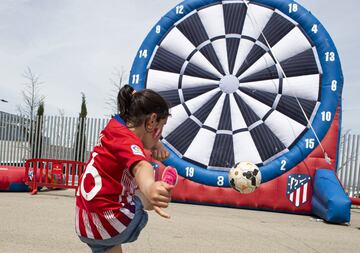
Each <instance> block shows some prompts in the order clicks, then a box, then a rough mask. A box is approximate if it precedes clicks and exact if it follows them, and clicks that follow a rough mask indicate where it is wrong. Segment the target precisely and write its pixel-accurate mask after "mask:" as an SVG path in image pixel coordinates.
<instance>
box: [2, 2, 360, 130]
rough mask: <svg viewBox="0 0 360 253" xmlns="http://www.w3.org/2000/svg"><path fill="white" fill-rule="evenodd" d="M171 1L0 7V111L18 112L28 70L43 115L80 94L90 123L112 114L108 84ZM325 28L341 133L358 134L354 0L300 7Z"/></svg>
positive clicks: (75, 107)
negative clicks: (339, 73)
mask: <svg viewBox="0 0 360 253" xmlns="http://www.w3.org/2000/svg"><path fill="white" fill-rule="evenodd" d="M179 2H180V1H177V0H152V1H146V0H133V1H119V0H104V1H101V4H100V2H99V1H95V0H87V1H85V0H53V1H49V0H36V1H35V0H16V1H13V0H1V1H0V38H1V40H0V66H1V67H0V99H6V100H8V101H9V103H2V102H0V111H7V112H12V113H16V112H17V106H18V105H20V104H21V103H22V95H21V91H22V90H23V89H24V83H26V80H25V79H24V77H23V76H22V74H23V73H24V71H25V70H26V68H27V67H30V68H31V69H32V71H33V72H34V73H35V74H36V75H39V76H40V80H41V81H42V82H43V85H42V87H41V90H40V93H41V94H43V95H44V96H45V98H46V100H45V113H46V114H48V115H58V114H59V112H58V111H59V109H61V110H63V111H64V112H65V114H66V115H68V116H76V115H78V113H79V110H80V103H81V92H84V93H85V95H86V98H87V101H88V102H87V106H88V112H89V116H90V117H103V116H105V115H109V114H110V113H111V111H110V108H109V107H108V106H107V105H106V101H107V100H108V98H109V97H110V96H111V95H114V94H113V85H112V82H111V81H110V79H111V78H115V75H114V73H115V72H116V71H119V70H121V69H124V70H125V71H126V72H128V71H129V70H130V68H131V64H132V61H133V59H134V56H135V55H136V53H137V50H138V48H139V46H140V44H141V43H142V41H143V39H144V38H145V36H146V35H147V33H148V32H149V31H150V29H151V28H152V26H153V25H154V24H155V23H156V22H157V21H158V20H159V19H160V17H161V16H162V15H164V14H165V13H166V12H167V11H168V10H170V9H171V8H172V7H174V6H175V5H176V4H178V3H179ZM299 3H300V4H301V5H303V6H304V7H305V8H307V9H309V10H310V11H311V12H312V13H313V14H314V15H315V16H316V17H317V18H318V19H319V20H320V21H321V23H322V24H323V25H324V26H325V28H326V29H327V30H328V32H329V33H330V35H331V37H332V38H333V40H334V42H335V45H336V46H337V49H338V51H339V54H340V57H341V61H342V67H343V72H344V77H345V86H344V91H343V110H344V111H343V112H344V113H343V128H344V129H346V130H347V129H351V130H352V132H353V133H360V118H359V116H357V117H356V115H360V102H359V99H358V96H359V94H360V85H359V80H360V71H359V69H360V63H359V59H360V51H359V50H358V47H359V41H360V40H359V38H360V35H359V33H358V32H356V30H358V29H354V28H355V27H356V26H357V25H358V24H360V15H358V13H357V12H358V11H357V9H356V8H354V7H353V6H356V4H357V1H355V0H347V1H343V2H341V4H340V3H339V1H335V0H316V1H314V0H301V1H299Z"/></svg>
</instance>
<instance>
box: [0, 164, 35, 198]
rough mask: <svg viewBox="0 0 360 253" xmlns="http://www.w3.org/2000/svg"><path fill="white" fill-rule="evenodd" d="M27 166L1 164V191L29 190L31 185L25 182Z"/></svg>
mask: <svg viewBox="0 0 360 253" xmlns="http://www.w3.org/2000/svg"><path fill="white" fill-rule="evenodd" d="M24 176H25V168H22V167H13V166H0V191H7V192H27V191H29V187H28V186H27V185H26V184H25V182H24Z"/></svg>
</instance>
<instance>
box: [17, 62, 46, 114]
mask: <svg viewBox="0 0 360 253" xmlns="http://www.w3.org/2000/svg"><path fill="white" fill-rule="evenodd" d="M23 77H24V78H25V79H26V83H25V84H24V86H25V89H24V90H23V91H22V96H23V99H24V101H23V102H24V105H19V106H18V111H19V113H20V114H21V115H23V116H25V117H27V118H28V119H30V120H33V119H34V117H35V112H36V110H37V108H38V107H39V105H40V104H41V103H42V102H44V99H45V98H44V96H41V95H40V94H39V92H40V88H41V85H42V84H43V83H42V82H40V77H39V76H37V75H36V74H34V73H33V71H32V70H31V68H30V67H27V69H26V70H25V71H24V73H23Z"/></svg>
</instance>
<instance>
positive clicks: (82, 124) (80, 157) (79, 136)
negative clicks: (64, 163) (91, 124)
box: [74, 92, 87, 162]
mask: <svg viewBox="0 0 360 253" xmlns="http://www.w3.org/2000/svg"><path fill="white" fill-rule="evenodd" d="M81 99H82V102H81V111H80V114H79V122H78V126H77V129H76V139H75V146H74V160H75V161H81V162H85V152H86V135H85V132H86V116H87V108H86V98H85V94H84V93H83V92H82V93H81Z"/></svg>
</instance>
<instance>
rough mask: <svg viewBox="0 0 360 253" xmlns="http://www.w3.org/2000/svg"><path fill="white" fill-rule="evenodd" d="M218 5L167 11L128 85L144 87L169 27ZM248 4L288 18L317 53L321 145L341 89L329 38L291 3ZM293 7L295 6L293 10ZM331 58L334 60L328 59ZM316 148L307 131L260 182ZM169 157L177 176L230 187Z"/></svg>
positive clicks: (198, 0) (220, 177)
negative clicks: (155, 55) (325, 116)
mask: <svg viewBox="0 0 360 253" xmlns="http://www.w3.org/2000/svg"><path fill="white" fill-rule="evenodd" d="M218 2H221V1H219V0H187V1H184V2H182V3H180V4H179V5H177V6H176V7H174V8H173V9H171V10H170V11H169V12H168V13H167V14H166V15H165V16H164V17H162V18H161V20H160V21H159V22H158V23H157V24H156V25H155V26H154V27H153V28H152V30H151V31H150V33H149V34H148V36H147V37H146V38H145V40H144V42H143V43H142V45H141V47H140V49H139V54H138V55H137V56H136V58H135V60H134V63H133V67H132V69H131V72H130V77H129V83H130V84H131V85H132V86H133V87H134V88H135V89H137V90H140V89H143V88H144V87H145V80H146V75H147V65H148V63H149V61H150V59H151V56H152V55H153V52H154V50H155V48H156V46H157V45H158V44H159V43H160V41H161V40H162V39H163V38H164V37H165V36H166V34H167V32H168V31H169V30H170V29H171V28H172V26H173V25H174V24H175V23H176V22H177V21H179V20H180V19H181V18H183V17H184V16H186V15H187V14H189V13H190V12H192V11H193V10H195V9H197V8H200V7H204V6H206V5H210V4H214V3H218ZM251 3H258V4H261V5H265V6H268V7H272V8H276V9H278V10H279V11H281V12H282V13H284V14H286V15H288V16H289V17H290V18H292V19H293V20H294V21H295V22H297V23H298V24H299V26H300V27H301V28H302V29H303V30H304V31H305V33H306V34H307V35H308V37H309V38H310V39H311V40H312V42H313V43H314V45H315V47H316V49H317V53H318V57H319V62H320V64H321V67H322V70H323V75H322V85H321V98H326V99H322V100H321V105H320V106H319V108H318V112H317V114H316V116H315V118H314V120H313V123H312V125H313V128H314V130H315V132H316V133H317V135H318V137H319V139H320V141H321V140H322V139H323V138H324V136H325V134H326V133H327V132H328V130H329V128H330V125H331V123H332V121H333V119H334V115H335V113H336V108H337V105H338V104H339V100H340V97H341V92H342V88H343V76H342V71H341V64H340V59H339V56H338V53H337V50H336V48H335V45H334V43H333V41H332V39H331V37H330V35H329V34H328V32H327V31H326V30H325V28H324V27H323V26H322V25H321V23H320V22H319V20H317V19H316V18H315V17H314V16H313V15H312V14H311V13H310V12H309V11H308V10H306V9H305V8H303V7H302V6H300V5H299V4H298V3H296V2H294V1H290V0H254V1H252V2H251ZM294 5H296V8H295V7H294ZM180 10H181V11H180ZM314 25H316V26H317V29H316V30H315V29H313V27H314ZM313 30H314V31H316V32H314V31H313ZM144 50H147V57H144V56H141V55H140V52H141V51H144ZM333 56H334V58H332V57H333ZM330 58H331V60H330ZM333 81H336V82H337V85H336V90H335V91H333V90H332V88H331V87H332V82H333ZM326 113H327V114H329V113H331V120H330V121H326V120H325V121H323V119H322V117H324V114H326ZM309 142H314V146H313V147H311V148H309V147H307V145H309ZM317 146H318V143H317V141H316V138H315V136H314V133H313V132H312V131H311V130H310V129H308V131H307V132H306V133H305V134H304V135H303V136H302V137H301V138H300V139H299V141H298V142H297V143H296V145H294V146H293V147H292V148H291V150H290V151H289V152H287V153H285V154H284V155H282V156H280V157H278V158H277V159H275V160H274V161H271V162H270V163H268V164H266V165H264V166H262V167H261V168H260V170H261V174H262V182H267V181H270V180H272V179H274V178H276V177H278V176H281V175H282V174H283V173H286V172H287V171H289V170H290V169H292V168H293V167H294V166H296V165H297V164H298V163H299V162H301V161H302V160H303V159H305V158H306V157H307V156H308V155H309V154H310V153H311V152H312V151H313V150H314V149H315V148H316V147H317ZM170 153H171V155H170V157H169V159H167V160H166V161H165V164H167V165H172V166H174V167H176V168H177V169H178V171H179V174H180V175H181V176H183V177H185V178H188V179H190V180H192V181H195V182H198V183H202V184H206V185H210V186H221V187H229V186H230V185H229V182H228V173H226V172H223V171H212V170H207V169H205V168H202V167H200V166H197V165H196V164H192V163H190V162H187V161H185V160H183V159H181V158H180V157H178V155H177V154H175V153H174V152H172V151H171V150H170ZM284 161H285V162H286V166H285V170H280V168H281V166H282V164H283V162H284Z"/></svg>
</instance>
